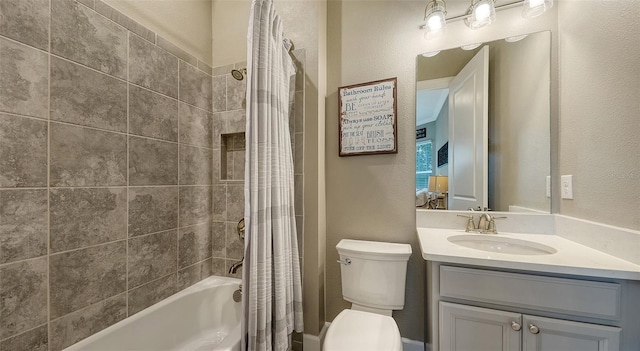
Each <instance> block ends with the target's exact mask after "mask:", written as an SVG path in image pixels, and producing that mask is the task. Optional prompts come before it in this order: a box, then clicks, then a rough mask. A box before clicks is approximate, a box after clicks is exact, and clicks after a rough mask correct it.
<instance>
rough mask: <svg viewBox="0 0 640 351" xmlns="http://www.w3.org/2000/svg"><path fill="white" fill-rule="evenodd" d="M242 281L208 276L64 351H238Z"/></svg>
mask: <svg viewBox="0 0 640 351" xmlns="http://www.w3.org/2000/svg"><path fill="white" fill-rule="evenodd" d="M240 282H241V281H240V280H239V279H233V278H224V277H217V276H211V277H209V278H207V279H205V280H203V281H201V282H199V283H197V284H195V285H193V286H191V287H189V288H187V289H185V290H182V291H180V292H178V293H177V294H175V295H172V296H170V297H168V298H166V299H165V300H162V301H160V302H158V303H157V304H155V305H153V306H151V307H149V308H147V309H145V310H143V311H141V312H138V313H136V314H134V315H133V316H131V317H129V318H126V319H124V320H122V321H120V322H118V323H116V324H114V325H112V326H110V327H109V328H106V329H104V330H102V331H100V332H98V333H96V334H94V335H92V336H90V337H88V338H86V339H84V340H82V341H80V342H78V343H77V344H74V345H72V346H70V347H69V348H67V349H65V351H79V350H86V351H127V350H131V351H133V350H138V351H141V350H148V351H151V350H153V351H159V350H184V351H187V350H188V351H205V350H206V351H212V350H216V351H240V319H241V315H242V303H241V302H234V301H233V292H234V291H235V290H237V289H238V286H239V284H240Z"/></svg>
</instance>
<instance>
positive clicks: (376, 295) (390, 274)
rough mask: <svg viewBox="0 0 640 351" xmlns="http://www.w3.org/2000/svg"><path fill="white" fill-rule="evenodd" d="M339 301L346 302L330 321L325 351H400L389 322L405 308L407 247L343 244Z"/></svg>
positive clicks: (397, 333)
mask: <svg viewBox="0 0 640 351" xmlns="http://www.w3.org/2000/svg"><path fill="white" fill-rule="evenodd" d="M336 248H337V249H338V253H339V254H340V260H339V261H338V263H340V272H341V275H342V296H343V298H344V299H345V300H346V301H349V302H351V308H350V309H346V310H343V311H342V312H340V314H338V316H336V318H335V319H334V320H333V322H331V325H330V326H329V330H328V331H327V334H326V336H325V339H324V346H323V350H324V351H347V350H349V351H351V350H363V351H364V350H367V351H402V341H401V340H400V331H399V330H398V325H397V324H396V321H395V320H394V319H393V318H392V317H391V313H392V311H393V310H401V309H403V308H404V288H405V281H406V276H407V261H408V260H409V256H411V246H410V245H408V244H395V243H385V242H377V241H362V240H349V239H342V240H340V242H339V243H338V245H336Z"/></svg>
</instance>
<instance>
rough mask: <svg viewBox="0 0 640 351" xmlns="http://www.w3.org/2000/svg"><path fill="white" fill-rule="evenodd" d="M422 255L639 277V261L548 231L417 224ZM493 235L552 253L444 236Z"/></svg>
mask: <svg viewBox="0 0 640 351" xmlns="http://www.w3.org/2000/svg"><path fill="white" fill-rule="evenodd" d="M417 230H418V238H419V240H420V248H421V251H422V258H424V259H425V260H427V261H436V262H444V263H459V264H468V265H474V266H483V267H488V268H507V269H518V270H527V271H537V272H546V273H559V274H570V275H580V276H589V277H603V278H616V279H627V280H640V265H637V264H634V263H631V262H629V261H625V260H623V259H620V258H618V257H615V256H612V255H609V254H606V253H604V252H602V251H598V250H595V249H592V248H590V247H587V246H584V245H581V244H578V243H576V242H573V241H571V240H567V239H565V238H563V237H560V236H558V235H551V234H520V233H499V234H473V233H465V231H464V230H457V229H434V228H417ZM462 234H471V235H493V236H495V235H497V236H498V237H500V236H503V237H512V238H516V239H521V240H527V241H532V242H535V243H539V244H544V245H547V246H551V247H553V248H554V249H556V250H557V252H556V253H553V254H547V255H515V254H505V253H495V252H487V251H482V250H478V249H472V248H467V247H463V246H459V245H457V244H454V243H452V242H450V241H449V240H447V239H448V238H449V237H451V236H454V235H462Z"/></svg>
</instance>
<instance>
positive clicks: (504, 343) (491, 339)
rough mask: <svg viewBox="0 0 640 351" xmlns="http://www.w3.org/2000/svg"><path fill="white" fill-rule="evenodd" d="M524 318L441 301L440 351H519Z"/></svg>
mask: <svg viewBox="0 0 640 351" xmlns="http://www.w3.org/2000/svg"><path fill="white" fill-rule="evenodd" d="M521 317H522V316H521V314H519V313H512V312H504V311H498V310H492V309H487V308H480V307H473V306H466V305H459V304H453V303H448V302H440V351H519V350H520V342H521V341H520V339H521V336H520V334H521V332H520V331H518V330H519V327H520V324H521Z"/></svg>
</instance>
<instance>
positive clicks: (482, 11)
mask: <svg viewBox="0 0 640 351" xmlns="http://www.w3.org/2000/svg"><path fill="white" fill-rule="evenodd" d="M490 14H491V9H490V8H489V4H487V3H484V4H480V5H479V6H478V7H476V10H475V12H474V15H475V18H476V21H482V20H485V19H487V18H489V15H490Z"/></svg>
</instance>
